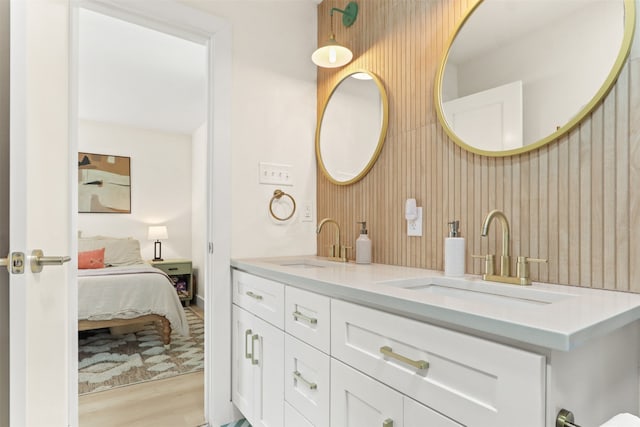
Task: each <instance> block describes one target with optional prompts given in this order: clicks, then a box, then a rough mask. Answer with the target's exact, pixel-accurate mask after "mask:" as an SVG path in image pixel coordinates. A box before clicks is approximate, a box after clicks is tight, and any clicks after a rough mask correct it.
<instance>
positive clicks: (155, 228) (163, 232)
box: [147, 225, 169, 240]
mask: <svg viewBox="0 0 640 427" xmlns="http://www.w3.org/2000/svg"><path fill="white" fill-rule="evenodd" d="M147 238H148V239H149V240H160V239H168V238H169V233H168V232H167V226H166V225H150V226H149V233H148V234H147Z"/></svg>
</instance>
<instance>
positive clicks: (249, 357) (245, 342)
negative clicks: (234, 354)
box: [244, 329, 252, 359]
mask: <svg viewBox="0 0 640 427" xmlns="http://www.w3.org/2000/svg"><path fill="white" fill-rule="evenodd" d="M251 334H252V332H251V329H247V330H246V331H244V358H245V359H251V354H250V353H249V351H248V350H249V346H248V345H247V338H249V335H251Z"/></svg>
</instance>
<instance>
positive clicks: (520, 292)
mask: <svg viewBox="0 0 640 427" xmlns="http://www.w3.org/2000/svg"><path fill="white" fill-rule="evenodd" d="M378 284H381V285H387V286H394V287H398V288H403V289H408V290H411V291H415V292H421V293H429V294H433V295H444V296H447V297H452V298H458V299H462V300H472V301H476V302H482V303H488V304H495V305H501V306H508V307H515V308H517V307H534V306H544V305H548V304H554V303H556V302H559V301H563V300H566V299H567V298H574V297H575V295H571V294H567V293H563V292H554V291H547V290H541V289H534V288H532V287H530V286H518V285H507V284H498V283H488V282H480V281H472V280H467V279H455V278H449V277H429V278H417V279H403V280H391V281H384V282H378Z"/></svg>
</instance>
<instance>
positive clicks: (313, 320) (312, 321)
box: [292, 311, 318, 325]
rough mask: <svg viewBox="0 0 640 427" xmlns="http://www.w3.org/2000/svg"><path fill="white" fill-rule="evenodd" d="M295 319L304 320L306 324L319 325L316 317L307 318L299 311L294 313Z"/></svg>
mask: <svg viewBox="0 0 640 427" xmlns="http://www.w3.org/2000/svg"><path fill="white" fill-rule="evenodd" d="M292 314H293V318H294V319H296V320H298V319H302V320H304V321H305V322H307V323H309V324H310V325H315V324H317V323H318V319H316V318H315V317H309V316H305V315H304V314H302V313H300V312H299V311H294V312H293V313H292Z"/></svg>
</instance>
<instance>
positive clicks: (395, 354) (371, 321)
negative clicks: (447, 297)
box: [331, 300, 545, 427]
mask: <svg viewBox="0 0 640 427" xmlns="http://www.w3.org/2000/svg"><path fill="white" fill-rule="evenodd" d="M331 323H332V328H331V356H332V357H334V358H336V359H339V360H341V361H342V362H344V363H346V364H348V365H350V366H353V367H356V368H357V369H359V370H360V371H362V372H364V373H365V374H368V375H370V376H372V377H375V378H376V379H377V380H379V381H381V382H383V383H385V384H387V385H389V386H391V387H392V388H394V389H396V390H398V391H400V392H402V393H404V394H405V395H407V396H409V397H411V398H413V399H415V400H417V401H419V402H422V403H423V404H425V405H427V406H429V407H430V408H432V409H434V410H436V411H438V412H440V413H442V414H445V415H447V416H448V417H451V418H452V419H455V420H456V421H458V422H460V423H461V424H464V425H473V426H474V427H476V426H477V427H495V426H508V425H510V424H511V422H512V420H515V419H523V420H527V421H526V422H527V425H528V426H543V425H544V423H545V421H544V418H545V357H544V356H541V355H539V354H535V353H530V352H526V351H523V350H519V349H516V348H513V347H508V346H504V345H501V344H497V343H494V342H491V341H487V340H483V339H479V338H476V337H472V336H469V335H466V334H461V333H458V332H454V331H451V330H448V329H444V328H440V327H437V326H433V325H429V324H427V323H422V322H417V321H415V320H411V319H407V318H404V317H401V316H396V315H393V314H389V313H385V312H382V311H379V310H374V309H371V308H367V307H363V306H360V305H356V304H351V303H347V302H344V301H339V300H333V301H332V303H331Z"/></svg>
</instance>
